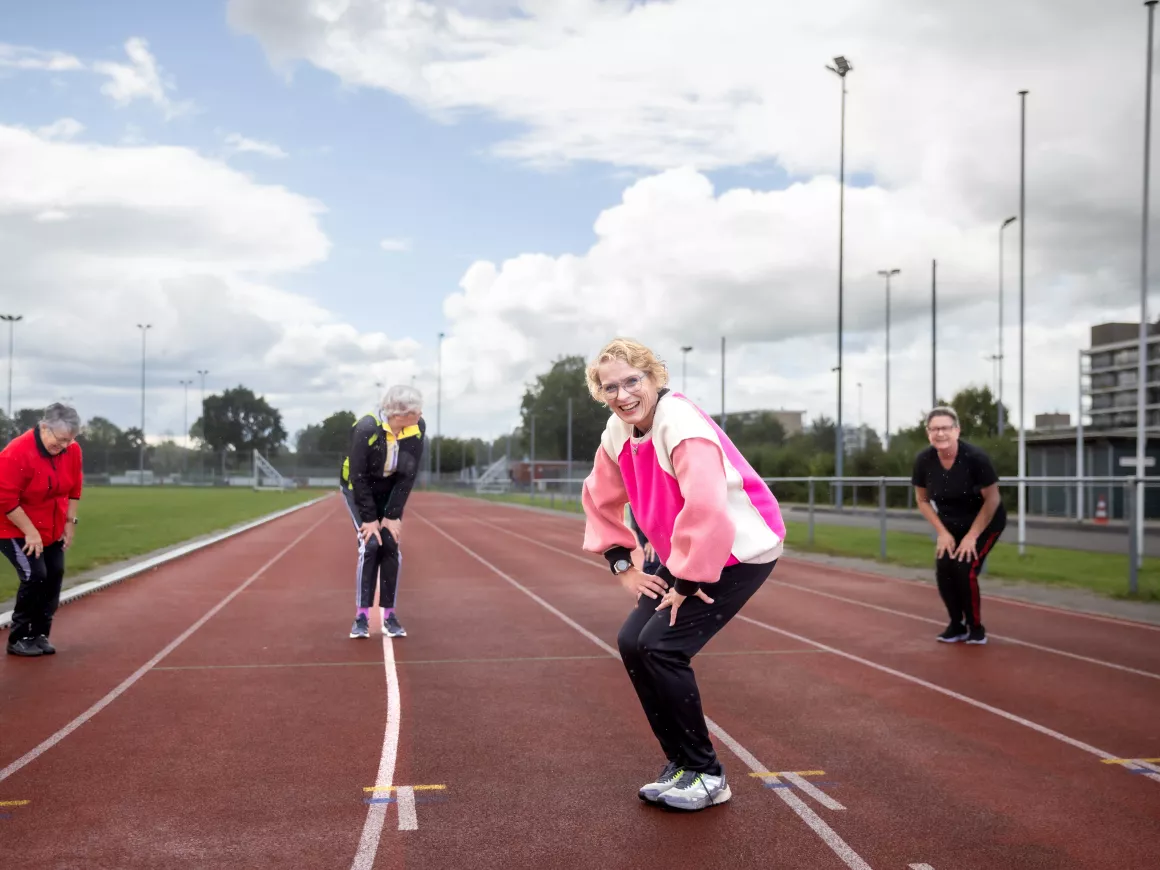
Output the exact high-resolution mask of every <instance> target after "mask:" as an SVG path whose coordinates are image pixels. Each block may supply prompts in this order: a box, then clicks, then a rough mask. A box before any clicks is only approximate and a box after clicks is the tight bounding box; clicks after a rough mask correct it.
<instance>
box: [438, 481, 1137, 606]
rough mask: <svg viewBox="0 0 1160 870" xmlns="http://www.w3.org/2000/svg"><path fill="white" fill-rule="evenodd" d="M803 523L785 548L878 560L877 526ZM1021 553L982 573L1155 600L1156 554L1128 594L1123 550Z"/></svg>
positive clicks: (925, 546)
mask: <svg viewBox="0 0 1160 870" xmlns="http://www.w3.org/2000/svg"><path fill="white" fill-rule="evenodd" d="M460 494H463V495H470V496H472V497H475V498H483V499H488V500H492V501H504V502H508V503H515V504H529V505H535V506H537V507H545V508H546V507H552V508H554V509H556V510H562V511H567V512H570V513H579V512H581V511H582V509H581V506H580V502H579V501H578V500H564V499H561V498H557V499H556V500H555V502H554V503H552V502H551V501H550V500H549V499H548V498H547V497H545V496H540V497H537V498H536V499H535V500H532V499H530V498H529V497H528V495H527V494H526V493H512V494H509V495H476V494H475V493H474V492H464V493H460ZM808 534H809V529H808V526H807V525H806V524H805V523H798V522H790V523H787V524H786V541H787V546H788V547H789V548H790V549H791V550H800V551H803V552H812V553H823V554H826V555H830V556H852V557H855V558H861V559H871V560H873V561H875V562H881V561H882V560H881V559H879V558H878V529H873V528H865V529H860V528H851V527H848V526H832V525H823V524H822V523H820V522H817V521H816V520H815V522H814V543H813V544H812V545H811V544H809V543H808ZM1024 549H1025V554H1024V556H1023V557H1022V558H1021V557H1020V556H1019V551H1018V550H1017V549H1016V548H1015V546H1014V545H1013V544H1010V543H1006V542H1004V541H1003V540H1002V539H1000V542H999V544H997V545H996V547H995V549H994V550H993V551H992V553H991V555H990V556H988V557H987V566H986V572H985V576H989V577H994V578H1001V579H1004V580H1025V581H1028V582H1031V583H1042V584H1045V585H1054V586H1068V587H1073V588H1077V589H1087V590H1090V591H1092V592H1097V593H1099V594H1100V595H1106V596H1108V597H1111V598H1134V599H1136V600H1144V601H1160V559H1154V558H1148V559H1145V560H1144V566H1143V568H1142V570H1141V571H1140V575H1139V587H1140V591H1139V593H1138V594H1137V595H1135V596H1131V595H1129V594H1128V557H1127V555H1119V554H1109V553H1093V552H1088V551H1085V550H1063V549H1057V548H1054V547H1031V546H1028V547H1025V548H1024ZM886 555H887V559H886V562H887V563H889V564H894V565H903V566H905V567H908V568H929V569H931V572H932V574H933V569H934V543H933V541H932V540H931V539H930V538H928V537H926V536H925V535H919V534H914V533H912V532H887V533H886Z"/></svg>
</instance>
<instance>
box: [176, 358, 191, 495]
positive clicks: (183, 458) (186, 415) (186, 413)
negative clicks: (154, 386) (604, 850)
mask: <svg viewBox="0 0 1160 870" xmlns="http://www.w3.org/2000/svg"><path fill="white" fill-rule="evenodd" d="M178 383H179V384H181V386H182V387H183V388H184V389H185V397H184V399H183V400H182V408H183V409H184V410H183V412H182V413H183V415H184V417H183V419H184V421H185V423H184V428H183V429H182V430H181V431H182V435H183V437H184V440H185V450H184V451H183V452H182V454H181V471H182V474H184V473H185V470H186V468H187V466H188V463H189V387H190V385H191V384H192V383H193V379H192V378H191V379H190V380H188V381H178Z"/></svg>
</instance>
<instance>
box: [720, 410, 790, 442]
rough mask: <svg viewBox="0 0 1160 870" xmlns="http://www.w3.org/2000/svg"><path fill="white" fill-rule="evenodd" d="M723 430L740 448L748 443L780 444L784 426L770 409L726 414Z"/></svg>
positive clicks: (782, 438)
mask: <svg viewBox="0 0 1160 870" xmlns="http://www.w3.org/2000/svg"><path fill="white" fill-rule="evenodd" d="M725 422H726V426H725V431H726V433H728V435H729V438H730V440H732V441H733V443H734V444H736V445H737V448H738V449H739V450H740V449H742V448H743V447H748V446H749V445H754V446H757V445H762V444H782V443H783V442H784V441H785V427H784V426H782V424H781V421H780V420H778V419H777V416H776V415H775V414H774V413H773V412H772V411H750V412H747V413H744V414H726V415H725Z"/></svg>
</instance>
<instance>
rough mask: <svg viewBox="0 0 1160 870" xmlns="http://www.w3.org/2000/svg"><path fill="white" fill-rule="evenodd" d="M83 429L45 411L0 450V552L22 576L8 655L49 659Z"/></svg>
mask: <svg viewBox="0 0 1160 870" xmlns="http://www.w3.org/2000/svg"><path fill="white" fill-rule="evenodd" d="M80 429H81V420H80V417H79V416H78V415H77V412H76V411H75V410H73V409H72V408H70V407H69V406H68V405H59V404H56V405H49V406H48V408H47V409H45V412H44V419H42V420H41V421H40V423H38V424H37V425H36V427H35V428H33V429H30V430H28V431H27V432H25V433H24V434H23V435H20V436H19V437H17V438H15V439H13V440H12V441H11V442H9V444H8V446H7V447H5V448H4V450H3V451H0V552H3V553H4V555H5V556H7V557H8V561H10V562H11V563H12V564H13V566H14V567H15V568H16V573H17V574H18V575H19V576H20V587H19V588H18V590H17V592H16V606H15V608H13V611H12V626H11V628H10V629H9V631H8V652H9V653H10V654H11V655H18V656H40V655H51V654H52V653H54V652H56V650H55V649H54V648H53V646H52V644H50V643H49V642H48V635H49V633H50V631H51V629H52V617H53V614H54V613H56V608H57V605H58V604H59V603H60V587H61V583H62V581H63V580H64V551H65V550H67V549H68V547H69V545H70V544H72V539H73V533H74V531H75V530H76V522H77V501H78V500H79V499H80V497H81V488H82V485H83V479H84V474H83V472H82V470H81V446H80V445H79V444H77V443H76V437H77V435H78V434H79V432H80Z"/></svg>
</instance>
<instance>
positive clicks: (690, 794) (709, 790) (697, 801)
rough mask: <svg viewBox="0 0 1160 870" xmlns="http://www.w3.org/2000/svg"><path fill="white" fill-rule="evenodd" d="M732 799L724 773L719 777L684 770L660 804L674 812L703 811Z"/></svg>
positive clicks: (664, 794)
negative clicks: (674, 810)
mask: <svg viewBox="0 0 1160 870" xmlns="http://www.w3.org/2000/svg"><path fill="white" fill-rule="evenodd" d="M731 797H733V792H732V791H730V789H729V783H727V782H726V781H725V771H721V775H720V776H710V775H709V774H707V773H697V772H696V771H695V770H686V771H683V772H682V773H681V778H680V779H678V780H677V781H676V783H675V784H674V785H673V787H672V788H670V789H669V790H668V791H666V792H664V793H663V794H662V795H661V796H660V798H659V801H660V803H662V804H664V805H665V806H667V807H672V808H673V809H676V810H688V811H690V812H693V811H695V810H703V809H705V808H706V807H712V806H716V805H717V804H723V803H725V801H727V800H729V799H730V798H731Z"/></svg>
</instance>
